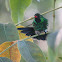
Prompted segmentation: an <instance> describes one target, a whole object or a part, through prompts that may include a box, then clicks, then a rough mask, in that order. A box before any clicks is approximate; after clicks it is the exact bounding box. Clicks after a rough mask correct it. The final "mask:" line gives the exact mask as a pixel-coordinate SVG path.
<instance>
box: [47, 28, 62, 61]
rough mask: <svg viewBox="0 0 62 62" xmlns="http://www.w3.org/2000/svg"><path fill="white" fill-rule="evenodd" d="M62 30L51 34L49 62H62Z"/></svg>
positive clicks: (48, 39) (48, 40)
mask: <svg viewBox="0 0 62 62" xmlns="http://www.w3.org/2000/svg"><path fill="white" fill-rule="evenodd" d="M61 33H62V29H60V30H58V31H56V32H54V33H51V34H49V35H48V37H47V43H48V57H49V62H61V60H59V57H62V34H61Z"/></svg>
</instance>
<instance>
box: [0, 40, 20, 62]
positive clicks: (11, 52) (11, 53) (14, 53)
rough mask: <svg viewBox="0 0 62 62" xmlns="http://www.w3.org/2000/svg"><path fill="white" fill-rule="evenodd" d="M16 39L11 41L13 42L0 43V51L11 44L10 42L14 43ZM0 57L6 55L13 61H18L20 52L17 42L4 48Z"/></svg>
mask: <svg viewBox="0 0 62 62" xmlns="http://www.w3.org/2000/svg"><path fill="white" fill-rule="evenodd" d="M15 42H17V41H13V42H4V43H3V44H1V45H0V53H1V52H2V51H4V50H5V49H6V48H8V47H9V46H11V45H12V44H14V43H15ZM0 57H6V58H9V59H11V60H12V61H13V62H20V59H21V55H20V52H19V50H18V47H17V44H16V45H14V46H13V47H11V48H10V49H8V50H6V51H5V52H4V53H2V54H1V55H0Z"/></svg>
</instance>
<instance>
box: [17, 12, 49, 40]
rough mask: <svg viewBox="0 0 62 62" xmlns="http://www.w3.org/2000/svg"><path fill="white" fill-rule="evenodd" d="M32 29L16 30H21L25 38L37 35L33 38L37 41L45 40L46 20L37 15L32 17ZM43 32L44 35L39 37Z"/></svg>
mask: <svg viewBox="0 0 62 62" xmlns="http://www.w3.org/2000/svg"><path fill="white" fill-rule="evenodd" d="M32 24H33V27H24V28H17V29H18V30H22V31H21V33H25V34H26V35H27V36H33V35H35V34H38V36H36V37H34V38H36V39H38V40H46V36H47V35H48V34H46V32H47V26H48V20H47V19H46V18H44V17H43V16H42V15H40V14H39V13H36V14H35V15H34V21H33V22H32ZM42 32H45V34H44V35H40V33H42Z"/></svg>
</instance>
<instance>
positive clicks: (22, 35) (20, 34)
mask: <svg viewBox="0 0 62 62" xmlns="http://www.w3.org/2000/svg"><path fill="white" fill-rule="evenodd" d="M20 27H21V28H22V27H24V26H17V28H20ZM18 33H19V38H20V40H22V39H24V38H27V37H29V36H26V35H25V34H24V33H21V30H18ZM27 41H31V42H33V40H32V38H30V39H27Z"/></svg>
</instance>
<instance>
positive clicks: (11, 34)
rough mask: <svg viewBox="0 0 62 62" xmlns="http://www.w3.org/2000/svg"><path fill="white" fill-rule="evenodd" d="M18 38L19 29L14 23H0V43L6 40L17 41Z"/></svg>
mask: <svg viewBox="0 0 62 62" xmlns="http://www.w3.org/2000/svg"><path fill="white" fill-rule="evenodd" d="M18 39H19V36H18V31H17V29H16V27H15V25H14V24H11V23H8V24H0V44H1V43H3V42H5V41H15V40H18Z"/></svg>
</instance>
